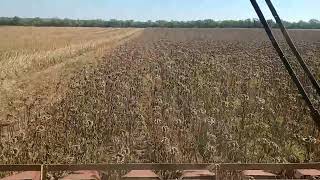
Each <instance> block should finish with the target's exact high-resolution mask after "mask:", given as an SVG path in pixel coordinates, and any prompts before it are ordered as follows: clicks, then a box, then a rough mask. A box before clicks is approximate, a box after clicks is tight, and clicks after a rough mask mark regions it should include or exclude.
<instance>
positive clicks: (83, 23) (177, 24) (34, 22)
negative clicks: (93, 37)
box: [0, 16, 320, 29]
mask: <svg viewBox="0 0 320 180" xmlns="http://www.w3.org/2000/svg"><path fill="white" fill-rule="evenodd" d="M267 22H268V24H269V25H270V26H271V27H274V28H278V25H277V24H276V23H275V22H274V21H273V20H267ZM283 24H284V26H285V27H287V28H290V29H294V28H295V29H297V28H299V29H307V28H309V29H320V21H319V20H317V19H311V20H309V21H308V22H305V21H299V22H288V21H283ZM0 25H12V26H18V25H19V26H57V27H63V26H66V27H138V28H146V27H168V28H196V27H198V28H262V24H261V23H260V21H259V19H246V20H224V21H214V20H212V19H205V20H197V21H165V20H159V21H155V22H154V21H151V20H148V21H146V22H142V21H134V20H117V19H110V20H108V21H105V20H102V19H95V20H79V19H78V20H73V19H67V18H65V19H60V18H50V19H42V18H39V17H36V18H20V17H17V16H15V17H12V18H10V17H0Z"/></svg>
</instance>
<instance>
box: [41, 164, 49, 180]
mask: <svg viewBox="0 0 320 180" xmlns="http://www.w3.org/2000/svg"><path fill="white" fill-rule="evenodd" d="M47 173H48V171H47V165H44V164H43V165H41V176H40V179H41V180H46V179H47Z"/></svg>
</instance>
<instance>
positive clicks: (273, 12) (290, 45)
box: [265, 0, 320, 95]
mask: <svg viewBox="0 0 320 180" xmlns="http://www.w3.org/2000/svg"><path fill="white" fill-rule="evenodd" d="M265 1H266V3H267V5H268V7H269V9H270V11H271V13H272V15H273V17H274V18H275V20H276V22H277V23H278V25H279V27H280V29H281V32H282V34H283V36H284V37H285V39H286V41H287V43H288V45H289V47H290V49H291V51H292V52H293V54H294V55H295V56H296V58H297V59H298V62H299V64H300V66H301V67H302V68H303V70H304V71H305V73H306V74H307V76H308V78H309V79H310V81H311V83H312V85H313V87H314V88H315V89H316V91H317V93H318V95H320V86H319V84H318V82H317V80H316V78H315V77H314V76H313V74H312V73H311V71H310V69H309V68H308V66H307V65H306V63H305V62H304V60H303V59H302V57H301V55H300V53H299V51H298V50H297V48H296V46H295V45H294V42H293V41H292V39H291V37H290V35H289V33H288V31H287V30H286V28H285V27H284V25H283V23H282V20H281V18H280V16H279V14H278V13H277V11H276V9H275V8H274V6H273V4H272V2H271V0H265Z"/></svg>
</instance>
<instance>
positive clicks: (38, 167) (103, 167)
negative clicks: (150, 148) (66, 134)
mask: <svg viewBox="0 0 320 180" xmlns="http://www.w3.org/2000/svg"><path fill="white" fill-rule="evenodd" d="M195 169H198V170H202V169H208V170H210V171H212V172H214V173H215V175H216V179H219V174H220V172H222V171H242V170H268V171H282V170H294V169H320V163H285V164H273V163H270V164H269V163H252V164H239V163H221V164H220V163H212V164H211V163H203V164H172V163H161V164H152V163H142V164H140V163H139V164H35V165H27V164H25V165H0V172H5V171H39V172H41V179H42V180H45V179H46V177H47V174H48V172H57V171H80V170H96V171H111V170H128V171H129V170H155V171H160V170H167V171H177V170H195Z"/></svg>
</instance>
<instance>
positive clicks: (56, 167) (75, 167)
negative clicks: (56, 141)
mask: <svg viewBox="0 0 320 180" xmlns="http://www.w3.org/2000/svg"><path fill="white" fill-rule="evenodd" d="M208 167H211V168H213V169H212V170H214V169H215V170H217V171H220V170H230V171H233V170H283V169H320V162H319V163H283V164H274V163H248V164H239V163H221V164H214V165H213V164H210V163H202V164H171V163H169V164H168V163H162V164H149V163H143V164H70V165H62V164H51V165H39V164H38V165H0V172H1V171H44V172H48V171H80V170H96V171H99V170H101V171H104V170H190V169H191V170H193V169H198V170H201V169H207V168H208Z"/></svg>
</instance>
